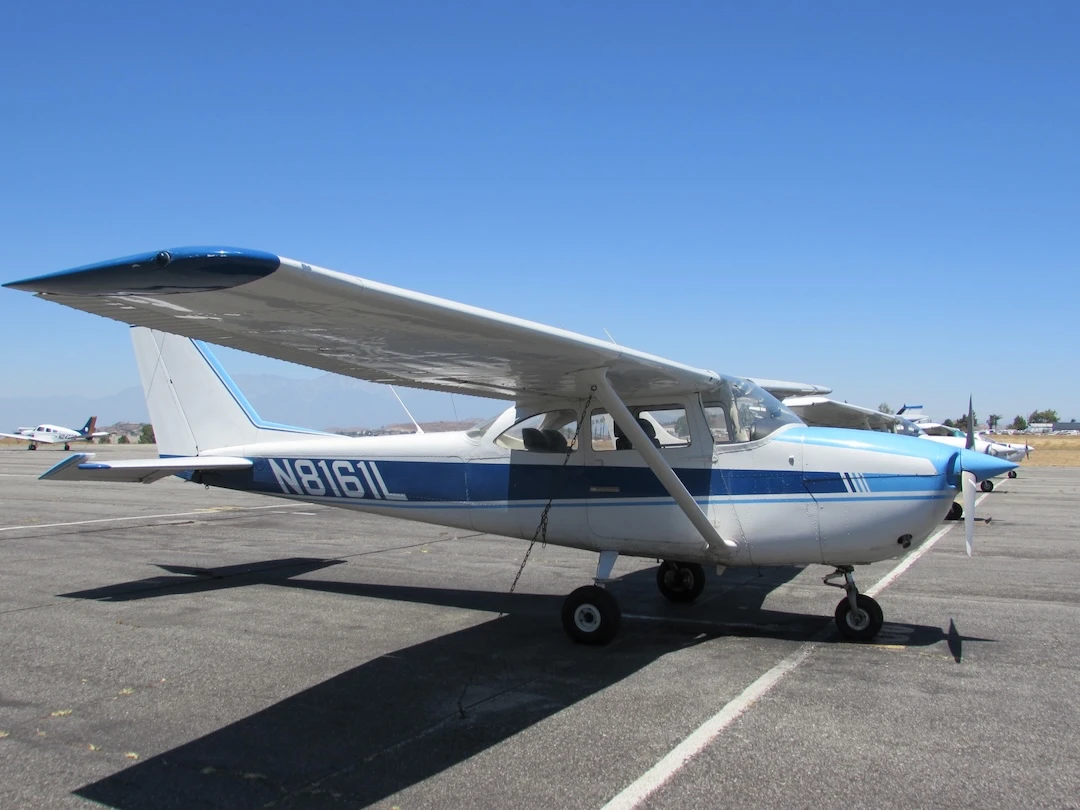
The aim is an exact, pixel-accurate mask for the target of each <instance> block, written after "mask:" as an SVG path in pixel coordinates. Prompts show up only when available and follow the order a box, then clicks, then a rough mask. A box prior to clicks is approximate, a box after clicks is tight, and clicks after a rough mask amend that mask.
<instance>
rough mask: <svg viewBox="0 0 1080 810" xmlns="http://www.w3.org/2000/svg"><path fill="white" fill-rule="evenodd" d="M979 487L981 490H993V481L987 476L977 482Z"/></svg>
mask: <svg viewBox="0 0 1080 810" xmlns="http://www.w3.org/2000/svg"><path fill="white" fill-rule="evenodd" d="M979 488H980V489H981V490H982V491H983V492H993V491H994V482H993V481H991V480H990V479H989V478H987V479H986V480H985V481H983V482H982V483H981V484H979Z"/></svg>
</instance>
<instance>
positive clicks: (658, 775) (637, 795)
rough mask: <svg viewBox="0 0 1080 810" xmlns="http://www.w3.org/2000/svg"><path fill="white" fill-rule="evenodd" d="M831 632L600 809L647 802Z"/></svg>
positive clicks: (887, 580) (880, 586)
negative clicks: (646, 800)
mask: <svg viewBox="0 0 1080 810" xmlns="http://www.w3.org/2000/svg"><path fill="white" fill-rule="evenodd" d="M988 494H989V493H984V494H983V495H982V496H980V497H979V498H978V500H976V501H975V505H976V506H978V505H979V504H980V503H982V500H983V498H985V497H986V496H987V495H988ZM956 525H963V521H955V522H951V523H949V524H948V525H946V526H942V527H941V528H940V529H938V530H937V531H936V532H934V533H933V534H931V535H930V537H928V538H927V539H926V541H925V542H924V543H923V544H922V545H921V546H919V548H918V550H917V551H915V552H914V553H913V554H910V555H908V556H907V557H905V558H904V559H903V560H901V561H900V562H899V563H898V564H897V565H896V567H895V568H893V569H892V570H891V571H890V572H889V573H888V574H886V575H885V576H884V577H882V578H881V579H880V580H878V581H877V582H875V583H874V585H873V586H872V587H871V588H870V589H869V590H867V591H865V593H866V595H867V596H873V595H874V594H877V593H880V592H881V591H883V590H885V588H887V587H888V586H889V585H891V584H892V583H893V582H895V581H896V579H897V577H899V576H900V575H901V574H903V573H904V572H905V571H907V570H908V569H909V568H910V567H911V566H912V565H914V564H915V563H916V561H918V559H919V558H920V557H922V556H923V555H924V554H926V552H928V551H929V550H930V549H931V548H933V547H934V544H935V543H937V541H938V540H940V539H941V538H942V537H944V536H945V535H946V534H948V533H949V530H950V529H952V528H953V526H956ZM641 618H646V617H641ZM830 632H832V627H831V625H829V626H826V627H825V628H824V629H823V630H821V631H820V632H818V633H817V634H816V635H815V636H814V637H813V638H811V639H810V640H809V641H806V642H803V643H802V644H801V645H799V647H798V649H796V650H795V652H793V653H792V654H791V655H789V656H788V657H787V658H785V659H783V660H782V661H781V662H780V663H779V664H777V665H776V666H774V667H773V668H772V669H770V670H769V671H768V672H766V673H765V674H764V675H762V676H761V677H760V678H758V679H757V680H756V681H754V682H753V683H752V684H750V685H749V686H748V687H746V689H744V690H743V691H742V692H741V693H740V694H739V695H738V696H737V697H735V698H734V699H733V700H731V701H730V702H728V703H727V704H725V705H724V707H723V708H722V709H720V711H718V712H717V713H716V714H714V715H713V716H712V717H710V718H709V719H708V720H706V721H705V722H704V723H702V724H701V725H700V726H698V728H697V729H696V730H695V731H693V732H692V733H691V734H690V736H689V737H687V738H686V739H685V740H683V741H682V742H681V743H679V744H678V745H677V746H675V747H674V748H673V749H671V751H669V752H668V753H667V754H666V755H665V756H664V757H663V758H662V759H661V760H660V761H659V762H657V763H656V764H655V765H653V766H652V767H651V768H649V770H647V771H645V773H643V774H642V775H641V776H640V777H638V778H637V779H635V780H634V781H633V782H631V783H630V784H629V785H627V786H626V787H625V788H623V790H622V791H621V792H620V793H618V794H617V795H616V796H615V797H614V798H613V799H612V800H611V801H609V802H608V803H607V804H605V805H604V806H603V807H602V808H601V810H630V809H631V808H633V807H637V806H638V805H639V804H641V803H642V802H643V801H645V799H647V798H648V797H649V796H651V795H652V794H653V793H654V792H656V790H657V789H658V788H659V787H661V786H662V785H663V784H664V783H665V782H667V781H668V780H669V779H671V777H673V776H674V775H675V774H676V773H678V772H679V771H680V770H682V768H683V766H684V765H686V763H688V762H689V761H690V760H692V759H693V758H694V757H695V756H697V755H698V754H699V753H701V751H702V750H704V748H705V746H707V745H708V744H709V743H711V742H712V741H713V740H715V739H716V738H717V737H719V736H720V734H721V733H722V732H723V731H724V729H726V728H727V727H728V726H730V725H731V724H732V723H734V722H735V721H736V720H737V719H739V717H740V716H742V714H743V713H744V712H745V711H746V710H747V709H749V708H750V707H751V706H753V705H754V704H755V703H756V702H757V701H758V700H760V699H761V698H762V697H763V696H764V695H766V694H767V693H768V692H769V690H771V689H772V688H773V687H774V686H776V684H778V683H779V682H780V681H781V680H782V679H783V677H784V676H785V675H787V674H788V673H789V672H791V671H792V670H794V669H795V668H796V667H797V666H799V664H801V663H802V662H803V661H805V660H806V659H807V658H808V657H809V655H810V653H811V652H813V651H814V649H815V648H816V647H817V646H818V645H819V644H820V643H821V640H822V639H823V638H824V637H825V636H826V635H827V634H828V633H830Z"/></svg>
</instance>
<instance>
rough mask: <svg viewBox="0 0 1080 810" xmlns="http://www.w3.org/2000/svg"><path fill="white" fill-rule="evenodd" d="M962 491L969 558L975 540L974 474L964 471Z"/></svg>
mask: <svg viewBox="0 0 1080 810" xmlns="http://www.w3.org/2000/svg"><path fill="white" fill-rule="evenodd" d="M961 479H962V481H963V485H962V486H963V490H964V533H965V535H966V541H967V555H968V556H969V557H970V556H971V546H972V541H973V540H974V539H975V497H976V494H977V493H976V484H977V482H976V480H975V473H973V472H968V471H966V470H965V471H964V473H963V474H962V475H961Z"/></svg>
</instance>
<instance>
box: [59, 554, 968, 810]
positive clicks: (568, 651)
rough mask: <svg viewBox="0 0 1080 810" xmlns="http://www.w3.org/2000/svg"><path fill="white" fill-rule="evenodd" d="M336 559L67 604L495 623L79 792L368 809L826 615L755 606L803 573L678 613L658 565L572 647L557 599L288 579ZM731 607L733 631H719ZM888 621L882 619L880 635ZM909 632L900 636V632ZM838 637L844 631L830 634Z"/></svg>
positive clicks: (112, 797)
mask: <svg viewBox="0 0 1080 810" xmlns="http://www.w3.org/2000/svg"><path fill="white" fill-rule="evenodd" d="M342 562H343V561H341V560H325V559H317V558H288V559H278V560H267V561H263V562H258V563H252V564H248V565H238V566H228V567H222V568H215V569H198V568H189V567H185V566H172V565H162V566H159V567H161V568H162V569H164V570H165V571H167V572H168V574H169V575H168V576H158V577H151V578H148V579H144V580H138V581H135V582H127V583H121V584H116V585H111V586H106V587H103V588H96V589H93V590H86V591H80V592H76V593H69V594H63V596H66V597H70V598H78V599H92V600H107V601H128V600H136V599H148V598H155V597H159V596H167V595H170V594H180V593H186V594H191V593H198V592H201V591H210V590H217V589H222V588H235V587H245V586H247V585H253V584H274V585H279V586H282V587H291V588H302V589H311V590H318V591H323V592H330V593H340V594H342V595H351V596H361V597H368V598H379V599H388V600H397V601H407V602H413V603H419V604H430V605H438V606H452V607H459V608H469V609H475V610H481V611H490V612H491V613H492V614H494V616H495V617H494V618H492V620H491V621H487V622H484V623H481V624H478V625H475V626H473V627H469V628H466V629H464V630H459V631H457V632H454V633H450V634H447V635H444V636H440V637H438V638H434V639H431V640H429V641H425V642H423V643H421V644H416V645H414V646H412V647H407V648H404V649H401V650H397V651H395V652H393V653H392V654H388V655H384V656H381V657H379V658H377V659H374V660H372V661H368V662H366V663H364V664H361V665H360V666H357V667H355V668H354V669H351V670H349V671H348V672H344V673H342V674H341V675H338V676H336V677H334V678H331V679H329V680H327V681H324V682H323V683H320V684H318V685H316V686H313V687H311V688H309V689H306V690H304V691H303V692H300V693H298V694H296V695H294V696H292V697H289V698H286V699H285V700H282V701H280V702H278V703H276V704H274V705H272V706H269V707H268V708H266V709H264V710H262V711H260V712H257V713H255V714H253V715H251V716H249V717H246V718H244V719H243V720H240V721H238V722H236V723H232V724H231V725H228V726H225V727H224V728H221V729H219V730H217V731H214V732H212V733H210V734H207V735H206V736H204V737H201V738H199V739H196V740H193V741H192V742H190V743H186V744H184V745H181V746H179V747H177V748H174V749H172V750H170V751H167V752H165V753H163V754H161V755H159V756H156V757H153V758H151V759H148V760H145V761H143V762H140V763H138V764H137V765H133V766H132V767H129V768H126V769H124V770H122V771H120V772H118V773H116V774H114V775H112V776H108V777H105V778H104V779H101V780H99V781H97V782H93V783H91V784H88V785H85V786H84V787H82V788H79V789H78V790H76V791H75V793H76V794H77V795H79V796H81V797H83V798H86V799H90V800H93V801H96V802H101V803H102V804H105V805H108V806H111V807H115V808H123V810H129V809H130V810H133V809H134V808H144V807H164V806H175V807H190V806H199V807H207V806H208V807H230V808H253V807H262V806H265V805H267V804H268V803H272V804H273V806H275V807H313V806H321V805H322V804H324V803H327V804H334V805H335V806H337V803H338V802H340V801H345V802H346V803H348V804H349V805H350V806H366V805H368V804H371V803H373V802H377V801H379V800H380V799H383V798H385V797H387V796H391V795H393V794H395V793H398V792H400V791H402V790H404V789H406V788H408V787H410V786H411V785H414V784H416V783H419V782H422V781H424V780H425V779H428V778H429V777H431V776H433V775H435V774H437V773H439V772H441V771H443V770H445V769H447V768H450V767H452V766H454V765H456V764H458V763H461V762H464V761H465V760H467V759H469V758H470V757H473V756H475V755H477V754H479V753H481V752H482V751H484V750H486V749H488V748H490V747H491V746H494V745H497V744H498V743H500V742H502V741H504V740H507V739H509V738H511V737H513V736H514V735H515V734H517V733H519V732H521V731H523V730H525V729H527V728H529V727H530V726H532V725H534V724H536V723H538V722H540V721H542V720H544V719H545V718H547V717H550V716H552V715H554V714H556V713H558V712H560V711H562V710H563V709H565V708H567V707H568V706H571V705H573V704H575V703H577V702H579V701H581V700H584V699H585V698H587V697H589V696H590V695H593V694H595V693H598V692H600V691H602V690H604V689H606V688H607V687H608V686H611V685H612V684H614V683H617V682H618V681H620V680H622V679H624V678H627V677H629V676H631V675H632V674H634V673H635V672H637V671H639V670H641V669H643V668H645V667H647V666H648V665H649V664H650V663H652V662H653V661H655V660H657V659H659V658H661V657H662V656H664V655H667V654H668V653H671V652H675V651H677V650H679V649H683V648H686V647H690V646H693V645H696V644H700V643H702V642H704V641H708V640H710V639H712V638H717V637H721V636H726V635H741V636H760V637H768V638H777V639H785V640H791V641H805V640H809V639H810V638H812V637H814V636H815V635H817V634H818V633H819V632H820V631H821V630H822V629H823V628H824V627H825V625H826V624H827V623H828V622H830V621H831V617H826V616H807V615H800V614H794V613H785V612H779V611H769V610H764V609H763V608H762V603H763V601H764V599H765V597H766V596H767V595H768V593H769V592H771V591H772V590H773V589H775V588H776V587H778V586H779V585H781V584H782V583H784V582H787V581H789V580H790V579H791V578H793V577H794V576H795V575H796V574H798V573H799V571H801V570H802V569H801V568H799V567H789V568H776V569H763V572H762V574H761V575H760V576H759V575H758V573H757V572H756V570H754V571H748V570H734V569H728V570H726V571H725V572H724V573H723V574H722V575H720V576H715V575H711V574H710V582H709V590H708V591H706V594H710V593H712V594H717V593H718V595H717V596H715V597H714V598H713V599H711V600H709V601H708V602H707V603H706V604H704V605H700V606H687V605H669V604H668V603H666V602H665V600H664V599H663V597H661V596H660V595H659V594H658V593H657V591H656V587H655V584H654V576H655V575H654V571H653V570H652V569H649V570H645V571H639V572H636V573H633V574H630V575H628V576H626V577H623V578H622V579H620V580H619V581H618V582H617V583H612V585H611V586H610V587H611V589H612V592H613V593H614V594H615V595H616V596H617V597H618V598H619V600H620V602H621V603H622V605H623V610H624V611H625V612H626V613H628V614H630V615H631V616H633V615H634V606H639V605H640V606H648V612H649V614H650V616H651V619H650V620H647V621H646V620H635V619H632V618H627V619H626V620H624V622H623V630H622V634H621V635H620V637H619V638H618V639H616V641H615V642H613V643H612V644H610V645H609V646H607V647H603V648H590V647H581V646H578V645H575V644H573V643H572V642H570V641H569V640H568V639H567V638H566V637H565V636H564V635H563V632H562V629H561V627H560V626H559V621H558V615H559V610H560V607H561V603H562V597H561V596H547V595H535V594H513V595H509V594H507V593H505V592H491V591H469V590H459V589H445V588H428V587H415V586H398V585H376V584H363V583H355V582H335V581H329V580H313V579H294V577H297V576H298V575H300V574H310V573H312V572H314V571H318V570H321V569H326V568H329V567H331V566H335V565H339V564H341V563H342ZM733 610H738V613H739V619H740V621H739V622H738V623H731V622H728V623H725V618H730V615H731V612H732V611H733ZM886 627H888V625H887V626H886ZM902 627H903V626H902ZM907 629H908V630H910V631H911V632H908V633H906V636H907V640H906V643H907V644H909V645H910V644H917V645H929V644H935V643H938V642H941V641H948V643H949V647H950V650H952V649H953V645H954V644H959V641H958V638H959V636H958V633H957V632H956V630H955V627H954V626H953V627H951V628H950V635H951V636H952V637H951V638H947V637H946V634H945V633H944V632H943V631H942V630H941V629H940V628H930V627H907ZM830 638H831V639H835V640H839V635H838V634H836V633H833V634H831V637H830ZM826 640H830V639H826Z"/></svg>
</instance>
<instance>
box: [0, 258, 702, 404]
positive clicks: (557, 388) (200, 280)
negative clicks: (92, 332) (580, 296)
mask: <svg viewBox="0 0 1080 810" xmlns="http://www.w3.org/2000/svg"><path fill="white" fill-rule="evenodd" d="M4 286H5V287H11V288H14V289H18V290H26V291H29V292H34V293H37V294H38V296H39V297H41V298H45V299H48V300H51V301H56V302H58V303H61V304H66V305H68V306H70V307H74V308H76V309H81V310H85V311H87V312H92V313H95V314H97V315H103V316H105V317H108V318H113V319H115V320H118V321H123V322H125V323H128V324H133V325H139V326H148V327H151V328H153V329H159V330H161V331H164V332H171V333H173V334H178V335H185V336H188V337H192V338H197V339H200V340H205V341H207V342H210V343H216V344H219V345H222V346H229V347H233V348H236V349H242V350H244V351H247V352H252V353H254V354H261V355H265V356H267V357H275V358H278V359H280V360H287V361H290V362H293V363H299V364H301V365H304V366H309V367H312V368H318V369H322V370H324V371H330V372H335V373H338V374H344V375H347V376H350V377H357V378H360V379H364V380H371V381H373V382H380V383H390V384H394V385H406V386H413V387H416V388H428V389H433V390H437V391H450V392H459V393H464V394H471V395H473V396H481V397H493V398H496V399H518V400H522V399H537V398H546V397H579V396H581V395H582V394H583V392H582V390H581V388H580V386H579V384H578V382H577V380H576V378H575V377H574V372H577V371H581V370H584V369H594V368H601V367H604V368H607V369H608V379H609V380H610V381H611V384H612V386H613V387H614V388H615V389H616V390H617V391H618V392H619V393H620V394H621V395H623V396H631V395H635V394H641V393H655V394H658V395H664V394H666V393H670V394H673V395H674V394H679V393H684V392H690V391H702V390H708V389H711V388H713V387H715V386H716V385H718V384H719V381H720V380H719V377H718V375H717V374H716V373H715V372H712V371H709V370H706V369H699V368H692V367H690V366H685V365H682V364H680V363H675V362H672V361H670V360H665V359H663V358H660V357H656V356H654V355H651V354H646V353H644V352H639V351H635V350H633V349H628V348H625V347H622V346H618V345H614V344H612V343H610V342H608V341H604V340H597V339H594V338H590V337H586V336H584V335H579V334H576V333H573V332H568V331H565V330H563V329H556V328H553V327H549V326H544V325H542V324H539V323H534V322H531V321H526V320H522V319H520V318H514V317H510V316H506V315H500V314H498V313H495V312H490V311H488V310H483V309H478V308H476V307H470V306H465V305H463V304H458V303H454V302H452V301H448V300H445V299H441V298H435V297H433V296H429V295H423V294H421V293H416V292H410V291H408V290H404V289H400V288H398V287H392V286H390V285H387V284H382V283H379V282H375V281H369V280H367V279H362V278H357V277H355V276H350V275H346V274H344V273H338V272H335V271H333V270H325V269H322V268H319V267H313V266H311V265H308V264H305V263H303V262H298V261H294V260H292V259H284V258H281V257H278V256H276V255H273V254H270V253H263V252H260V251H252V250H242V249H238V248H180V249H176V250H170V251H160V252H158V253H147V254H143V255H138V256H130V257H127V258H124V259H116V260H113V261H108V262H103V263H100V264H96V265H88V266H85V267H79V268H76V269H74V270H69V271H63V272H60V273H56V274H53V275H48V276H41V277H39V278H32V279H28V280H26V281H17V282H12V283H9V284H5V285H4ZM519 289H521V293H522V295H523V296H524V295H527V293H528V286H527V284H525V283H522V284H521V285H520V286H519Z"/></svg>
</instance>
